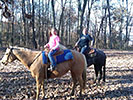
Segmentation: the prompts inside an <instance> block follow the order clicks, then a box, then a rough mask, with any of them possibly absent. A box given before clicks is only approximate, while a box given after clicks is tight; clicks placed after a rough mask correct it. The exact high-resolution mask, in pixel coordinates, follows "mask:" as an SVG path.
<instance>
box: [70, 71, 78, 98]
mask: <svg viewBox="0 0 133 100" xmlns="http://www.w3.org/2000/svg"><path fill="white" fill-rule="evenodd" d="M71 76H72V79H73V87H72V92H71V96H73V95H74V91H75V88H76V83H77V79H76V78H75V76H74V73H72V72H71Z"/></svg>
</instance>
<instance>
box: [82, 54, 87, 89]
mask: <svg viewBox="0 0 133 100" xmlns="http://www.w3.org/2000/svg"><path fill="white" fill-rule="evenodd" d="M83 57H84V62H85V66H84V70H83V73H82V78H83V88H84V89H85V86H86V70H87V62H86V58H85V56H84V55H83Z"/></svg>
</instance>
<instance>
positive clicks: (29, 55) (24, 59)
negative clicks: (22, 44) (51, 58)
mask: <svg viewBox="0 0 133 100" xmlns="http://www.w3.org/2000/svg"><path fill="white" fill-rule="evenodd" d="M13 52H14V54H15V56H16V57H17V59H18V60H19V61H20V62H21V63H22V64H24V65H25V66H26V67H27V68H28V69H30V65H31V63H32V61H33V59H34V57H35V56H36V54H37V53H35V52H31V51H24V50H14V51H13Z"/></svg>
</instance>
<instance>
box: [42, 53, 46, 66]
mask: <svg viewBox="0 0 133 100" xmlns="http://www.w3.org/2000/svg"><path fill="white" fill-rule="evenodd" d="M42 62H43V64H47V56H46V55H45V51H42Z"/></svg>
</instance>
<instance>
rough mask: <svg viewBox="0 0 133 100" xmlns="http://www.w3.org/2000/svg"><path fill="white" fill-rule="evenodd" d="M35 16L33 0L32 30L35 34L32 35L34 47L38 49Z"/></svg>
mask: <svg viewBox="0 0 133 100" xmlns="http://www.w3.org/2000/svg"><path fill="white" fill-rule="evenodd" d="M34 16H35V10H34V0H32V31H33V36H32V43H33V47H34V48H35V49H37V43H36V40H35V25H34V24H35V19H34Z"/></svg>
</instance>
